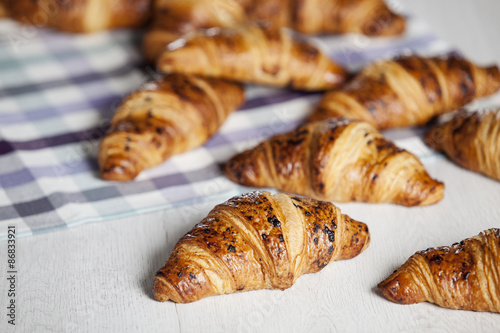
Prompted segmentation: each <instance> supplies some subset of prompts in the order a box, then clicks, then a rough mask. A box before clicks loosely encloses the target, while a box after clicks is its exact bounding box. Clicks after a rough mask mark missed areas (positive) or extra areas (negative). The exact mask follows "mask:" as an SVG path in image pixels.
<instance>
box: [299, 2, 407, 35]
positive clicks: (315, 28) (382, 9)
mask: <svg viewBox="0 0 500 333" xmlns="http://www.w3.org/2000/svg"><path fill="white" fill-rule="evenodd" d="M294 3H295V11H294V13H293V15H294V25H293V27H294V29H295V30H297V31H299V32H302V33H307V34H325V33H349V32H355V33H361V34H364V35H368V36H390V35H399V34H401V33H403V32H404V30H405V26H406V19H405V18H404V17H402V16H401V15H398V14H395V13H394V12H393V11H391V10H390V9H389V7H387V5H386V4H385V3H384V1H383V0H295V1H294Z"/></svg>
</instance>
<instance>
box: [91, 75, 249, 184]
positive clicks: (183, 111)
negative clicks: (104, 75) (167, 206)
mask: <svg viewBox="0 0 500 333" xmlns="http://www.w3.org/2000/svg"><path fill="white" fill-rule="evenodd" d="M243 99H244V92H243V87H242V86H240V85H238V84H236V83H230V82H226V81H223V80H215V79H202V78H196V77H188V76H183V75H179V74H174V75H169V76H167V77H165V78H164V79H163V80H160V81H158V82H150V83H147V84H146V85H145V86H144V87H143V88H142V89H140V90H139V91H136V92H135V93H133V94H131V95H130V96H129V97H127V98H126V99H125V100H124V101H123V102H122V104H121V105H120V106H119V107H118V110H117V111H116V114H115V116H114V117H113V120H112V123H111V128H110V131H109V133H108V134H107V135H106V137H105V138H104V139H103V141H102V142H101V146H100V150H99V166H100V170H101V176H102V178H104V179H107V180H121V181H126V180H131V179H133V178H135V177H136V176H137V175H138V174H139V173H140V172H141V171H143V170H144V169H146V168H150V167H153V166H155V165H158V164H160V163H162V162H163V161H165V160H166V159H168V158H169V157H171V156H172V155H175V154H179V153H182V152H185V151H188V150H190V149H193V148H195V147H198V146H200V145H202V144H203V143H204V142H205V141H206V140H207V139H208V138H210V137H211V136H212V135H213V134H214V133H215V132H216V131H217V130H218V129H219V127H220V126H221V124H222V123H223V122H224V120H225V119H226V117H227V116H228V115H229V114H230V113H231V112H232V111H233V110H234V109H236V108H237V107H238V106H239V105H240V104H241V103H242V102H243Z"/></svg>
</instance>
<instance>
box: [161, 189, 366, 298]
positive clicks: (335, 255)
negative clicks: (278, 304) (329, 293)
mask: <svg viewBox="0 0 500 333" xmlns="http://www.w3.org/2000/svg"><path fill="white" fill-rule="evenodd" d="M369 243H370V235H369V232H368V227H367V226H366V225H365V224H364V223H361V222H358V221H355V220H353V219H351V218H350V217H348V216H347V215H342V214H341V213H340V209H339V208H337V207H335V206H334V205H333V204H331V203H329V202H321V201H316V200H312V199H306V198H299V197H296V196H292V195H289V194H284V193H280V194H275V195H271V194H270V193H269V192H260V191H257V192H253V193H248V194H243V195H241V196H237V197H234V198H231V199H229V200H228V201H227V202H225V203H223V204H220V205H218V206H216V207H215V208H214V209H213V210H212V211H211V212H210V213H209V214H208V216H207V217H206V218H205V219H203V220H202V221H201V222H200V223H198V224H197V225H196V226H195V227H194V228H193V229H192V230H191V231H190V232H188V233H187V234H186V235H184V236H183V237H182V238H181V239H180V240H179V241H178V242H177V244H176V245H175V247H174V250H173V252H172V254H171V255H170V257H169V258H168V260H167V262H166V263H165V266H164V267H163V268H161V269H160V270H159V271H158V272H157V273H156V276H155V279H154V285H153V293H154V296H155V298H156V299H157V300H159V301H167V300H172V301H174V302H182V303H188V302H194V301H197V300H199V299H201V298H204V297H208V296H212V295H221V294H229V293H235V292H240V291H249V290H257V289H281V290H284V289H287V288H290V287H291V286H292V285H293V284H294V283H295V281H296V280H297V279H298V278H299V277H300V276H301V275H302V274H307V273H315V272H319V271H320V270H321V269H323V267H325V266H326V265H328V264H329V263H330V262H332V261H334V260H341V259H350V258H353V257H355V256H357V255H358V254H360V253H361V252H363V250H364V249H365V248H367V247H368V244H369Z"/></svg>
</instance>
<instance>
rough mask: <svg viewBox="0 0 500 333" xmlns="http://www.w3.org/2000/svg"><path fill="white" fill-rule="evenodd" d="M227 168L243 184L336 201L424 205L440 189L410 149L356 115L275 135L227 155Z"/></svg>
mask: <svg viewBox="0 0 500 333" xmlns="http://www.w3.org/2000/svg"><path fill="white" fill-rule="evenodd" d="M225 172H226V175H227V176H228V177H229V179H231V180H232V181H234V182H237V183H239V184H242V185H245V186H251V187H273V188H277V189H279V190H281V191H284V192H290V193H297V194H302V195H306V196H309V197H311V198H315V199H318V200H327V201H335V202H347V201H362V202H373V203H394V204H398V205H404V206H423V205H430V204H434V203H436V202H438V201H439V200H441V199H442V197H443V192H444V185H443V184H442V183H441V182H438V181H436V180H434V179H432V178H431V177H430V176H429V175H428V174H427V171H426V170H425V168H424V166H423V165H422V164H421V163H420V161H419V160H418V159H417V158H416V157H415V156H414V155H413V154H411V153H409V152H407V151H406V150H403V149H399V148H398V147H396V146H395V145H394V144H393V143H392V142H391V141H388V140H387V139H385V138H384V137H383V136H382V134H380V132H378V131H377V130H376V129H375V128H373V126H371V125H370V124H368V123H364V122H359V121H348V120H335V119H331V120H329V121H322V122H315V123H309V124H306V125H303V126H301V127H299V128H298V129H297V130H295V131H291V132H288V133H285V134H279V135H276V136H273V137H271V138H270V139H268V140H266V141H264V142H262V143H261V144H259V145H258V146H257V147H255V148H253V149H249V150H247V151H245V152H243V153H240V154H238V155H236V156H234V157H233V158H231V159H230V160H229V162H228V163H227V164H226V166H225Z"/></svg>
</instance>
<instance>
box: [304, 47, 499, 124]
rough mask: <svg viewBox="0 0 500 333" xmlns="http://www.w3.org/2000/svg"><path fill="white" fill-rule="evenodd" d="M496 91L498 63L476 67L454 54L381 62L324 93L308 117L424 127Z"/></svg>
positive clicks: (402, 58)
mask: <svg viewBox="0 0 500 333" xmlns="http://www.w3.org/2000/svg"><path fill="white" fill-rule="evenodd" d="M499 89H500V72H499V69H498V67H497V66H492V67H488V68H483V67H478V66H476V65H474V64H473V63H472V62H470V61H468V60H465V59H463V58H459V57H457V56H449V57H434V58H424V57H419V56H415V55H412V56H406V57H400V58H397V59H395V60H382V61H377V62H375V63H373V64H371V65H369V66H368V67H366V68H365V69H364V70H363V71H361V73H359V74H358V75H357V76H356V77H355V78H354V79H353V80H352V81H351V82H350V83H348V84H347V85H345V86H343V87H342V88H341V89H338V90H333V91H330V92H328V93H326V94H325V96H324V97H323V100H322V101H321V102H320V103H319V105H318V107H317V108H316V110H315V111H314V113H313V115H312V116H311V118H310V121H317V120H323V119H328V118H349V119H360V120H363V121H366V122H369V123H370V124H372V125H374V126H375V127H376V128H378V129H380V130H383V129H388V128H392V127H405V126H417V125H423V124H425V123H427V122H428V121H429V120H430V119H431V118H433V117H435V116H437V115H440V114H443V113H445V112H449V111H453V110H455V109H457V108H460V107H462V106H464V105H465V104H467V103H469V102H471V101H472V100H474V99H476V98H480V97H484V96H487V95H490V94H493V93H494V92H496V91H498V90H499Z"/></svg>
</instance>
